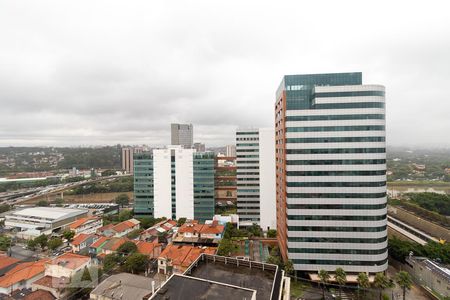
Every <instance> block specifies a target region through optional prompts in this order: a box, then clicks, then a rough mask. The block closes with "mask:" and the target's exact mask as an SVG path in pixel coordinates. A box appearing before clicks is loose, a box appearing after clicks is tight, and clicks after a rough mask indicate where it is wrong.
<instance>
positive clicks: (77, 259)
mask: <svg viewBox="0 0 450 300" xmlns="http://www.w3.org/2000/svg"><path fill="white" fill-rule="evenodd" d="M90 260H91V258H90V257H87V256H84V255H79V254H74V253H69V252H67V253H64V254H63V255H60V256H58V257H56V258H54V259H52V260H51V261H50V262H49V264H51V265H61V266H63V267H65V268H69V269H72V270H74V269H77V268H78V267H80V266H82V265H83V264H85V263H87V262H88V261H90Z"/></svg>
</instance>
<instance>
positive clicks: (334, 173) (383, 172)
mask: <svg viewBox="0 0 450 300" xmlns="http://www.w3.org/2000/svg"><path fill="white" fill-rule="evenodd" d="M286 175H287V176H377V175H386V170H377V171H287V172H286Z"/></svg>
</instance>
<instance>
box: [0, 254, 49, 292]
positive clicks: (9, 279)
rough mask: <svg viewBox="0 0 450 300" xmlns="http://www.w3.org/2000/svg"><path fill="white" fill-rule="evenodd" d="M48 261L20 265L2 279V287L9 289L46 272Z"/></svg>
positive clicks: (0, 280)
mask: <svg viewBox="0 0 450 300" xmlns="http://www.w3.org/2000/svg"><path fill="white" fill-rule="evenodd" d="M46 262H47V260H45V259H43V260H38V261H33V262H25V263H20V264H18V265H17V266H15V267H14V268H13V269H11V270H9V271H8V272H6V274H5V275H4V276H2V277H0V287H3V288H7V287H10V286H11V285H13V284H16V283H18V282H20V281H24V280H28V279H30V278H33V277H34V276H36V275H38V274H39V273H43V272H44V271H45V263H46Z"/></svg>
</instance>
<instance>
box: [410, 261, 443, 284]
mask: <svg viewBox="0 0 450 300" xmlns="http://www.w3.org/2000/svg"><path fill="white" fill-rule="evenodd" d="M406 261H407V262H408V263H418V264H421V265H422V266H424V267H426V268H427V269H428V270H430V271H431V272H433V273H434V274H436V275H438V276H440V277H441V278H442V279H445V280H446V281H447V282H449V283H450V269H448V268H447V267H446V266H444V265H442V264H440V263H439V262H436V261H433V260H430V259H428V258H427V257H419V256H411V257H408V258H407V259H406Z"/></svg>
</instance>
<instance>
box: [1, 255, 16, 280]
mask: <svg viewBox="0 0 450 300" xmlns="http://www.w3.org/2000/svg"><path fill="white" fill-rule="evenodd" d="M19 262H20V260H18V259H16V258H13V257H9V256H0V276H3V275H5V273H6V272H8V271H9V270H11V269H12V268H14V267H15V266H16V265H17V264H18V263H19Z"/></svg>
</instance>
